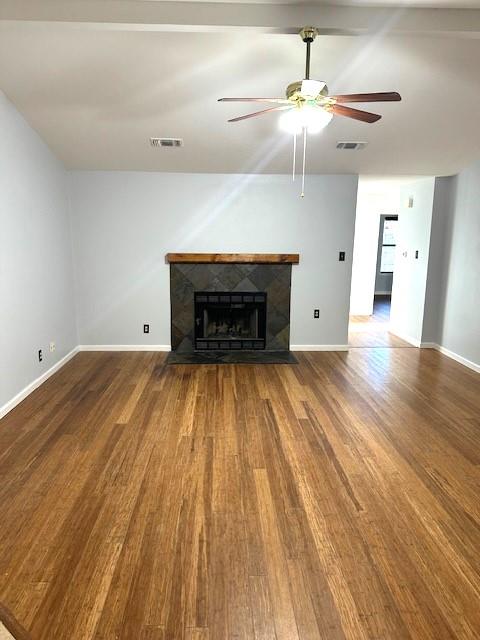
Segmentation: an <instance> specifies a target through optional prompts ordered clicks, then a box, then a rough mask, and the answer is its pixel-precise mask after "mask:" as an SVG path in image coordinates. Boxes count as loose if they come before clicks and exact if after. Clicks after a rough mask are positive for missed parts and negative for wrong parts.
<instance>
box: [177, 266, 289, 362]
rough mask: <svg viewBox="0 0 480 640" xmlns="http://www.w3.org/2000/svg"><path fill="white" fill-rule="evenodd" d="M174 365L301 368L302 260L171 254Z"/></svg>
mask: <svg viewBox="0 0 480 640" xmlns="http://www.w3.org/2000/svg"><path fill="white" fill-rule="evenodd" d="M166 260H167V263H169V265H170V312H171V313H170V317H171V336H172V337H171V340H172V342H171V344H172V351H171V353H170V355H169V358H168V362H169V364H181V363H183V364H201V363H204V364H205V363H220V362H222V363H225V362H230V363H233V362H236V363H245V362H249V363H269V364H282V363H284V362H289V363H291V362H295V358H294V357H293V356H292V354H291V353H290V288H291V273H292V265H293V264H298V261H299V256H298V254H283V253H282V254H265V253H263V254H258V253H257V254H252V253H244V254H228V253H213V254H206V253H169V254H167V256H166Z"/></svg>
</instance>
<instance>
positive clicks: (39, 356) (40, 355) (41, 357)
mask: <svg viewBox="0 0 480 640" xmlns="http://www.w3.org/2000/svg"><path fill="white" fill-rule="evenodd" d="M42 360H43V353H42V350H41V349H39V350H38V361H39V362H41V361H42Z"/></svg>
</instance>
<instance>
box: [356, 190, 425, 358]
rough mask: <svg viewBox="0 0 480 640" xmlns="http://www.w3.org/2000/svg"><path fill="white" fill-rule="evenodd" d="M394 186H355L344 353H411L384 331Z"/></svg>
mask: <svg viewBox="0 0 480 640" xmlns="http://www.w3.org/2000/svg"><path fill="white" fill-rule="evenodd" d="M399 210H400V185H399V184H398V183H397V182H395V181H393V182H392V181H385V180H378V181H375V182H372V181H368V180H367V181H363V182H360V184H359V191H358V200H357V216H356V222H355V241H354V254H353V266H352V290H351V298H350V318H349V336H348V338H349V345H350V347H411V346H412V345H411V344H409V343H408V342H405V341H404V340H402V339H401V338H399V337H398V336H396V335H394V334H393V333H391V331H390V311H391V299H392V289H393V281H394V276H395V260H396V249H397V237H398V229H399Z"/></svg>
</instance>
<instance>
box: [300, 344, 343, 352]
mask: <svg viewBox="0 0 480 640" xmlns="http://www.w3.org/2000/svg"><path fill="white" fill-rule="evenodd" d="M348 349H349V346H348V344H291V345H290V351H348Z"/></svg>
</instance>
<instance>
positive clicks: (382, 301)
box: [348, 295, 414, 348]
mask: <svg viewBox="0 0 480 640" xmlns="http://www.w3.org/2000/svg"><path fill="white" fill-rule="evenodd" d="M389 328H390V296H379V295H377V296H375V300H374V303H373V314H372V315H371V316H350V324H349V327H348V344H349V345H350V347H405V348H407V347H409V348H414V347H413V346H412V345H411V344H409V343H408V342H405V340H402V339H401V338H398V337H397V336H395V335H394V334H393V333H390V331H389Z"/></svg>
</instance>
